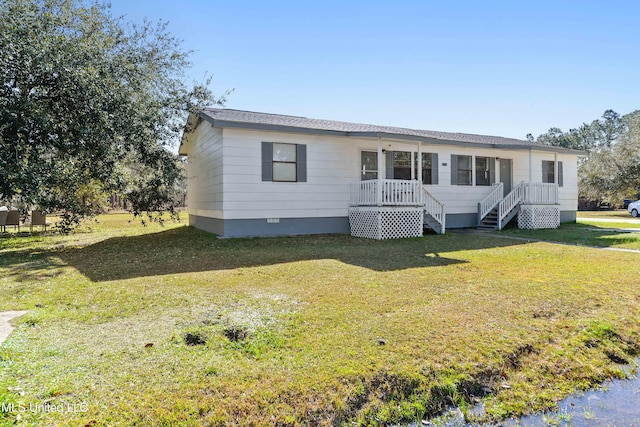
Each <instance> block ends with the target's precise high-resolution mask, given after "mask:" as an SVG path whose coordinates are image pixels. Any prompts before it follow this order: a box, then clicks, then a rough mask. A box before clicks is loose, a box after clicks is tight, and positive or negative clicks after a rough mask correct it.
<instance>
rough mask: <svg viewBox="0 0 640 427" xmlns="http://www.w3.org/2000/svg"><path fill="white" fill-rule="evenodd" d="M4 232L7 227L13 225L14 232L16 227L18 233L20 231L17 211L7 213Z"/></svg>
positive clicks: (18, 212)
mask: <svg viewBox="0 0 640 427" xmlns="http://www.w3.org/2000/svg"><path fill="white" fill-rule="evenodd" d="M4 225H5V228H4V230H5V231H7V227H6V226H7V225H13V229H14V230H15V228H16V227H18V231H20V211H19V210H17V209H14V210H11V211H8V212H7V221H6V222H5V224H4Z"/></svg>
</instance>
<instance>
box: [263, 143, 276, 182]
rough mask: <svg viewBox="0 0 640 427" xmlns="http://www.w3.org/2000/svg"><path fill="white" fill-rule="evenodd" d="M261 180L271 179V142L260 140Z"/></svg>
mask: <svg viewBox="0 0 640 427" xmlns="http://www.w3.org/2000/svg"><path fill="white" fill-rule="evenodd" d="M262 180H263V181H273V143H272V142H264V141H262Z"/></svg>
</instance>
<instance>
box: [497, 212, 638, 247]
mask: <svg viewBox="0 0 640 427" xmlns="http://www.w3.org/2000/svg"><path fill="white" fill-rule="evenodd" d="M578 221H579V222H577V223H575V224H574V223H567V224H562V225H561V226H560V228H559V229H557V230H520V229H517V228H508V229H505V230H503V231H502V232H501V233H500V234H502V235H508V236H514V237H520V238H530V239H541V240H548V241H551V242H562V243H568V244H573V245H581V246H595V247H610V248H620V249H633V250H640V232H637V231H628V230H625V229H633V228H637V227H634V225H635V224H626V223H616V222H603V223H598V222H587V221H585V220H584V219H579V220H578Z"/></svg>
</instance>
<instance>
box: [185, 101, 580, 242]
mask: <svg viewBox="0 0 640 427" xmlns="http://www.w3.org/2000/svg"><path fill="white" fill-rule="evenodd" d="M187 129H188V131H187V132H185V134H184V136H183V139H182V143H181V146H180V154H181V155H184V156H187V157H188V167H187V179H188V195H189V203H188V212H189V224H190V225H192V226H194V227H196V228H199V229H202V230H206V231H209V232H212V233H215V234H217V235H219V236H221V237H245V236H277V235H300V234H323V233H349V232H350V233H351V234H353V235H356V236H361V237H370V238H376V239H384V238H391V237H408V236H417V235H422V232H423V228H425V229H432V230H434V231H435V232H437V233H443V232H444V231H445V229H447V228H460V227H484V228H490V229H501V228H502V227H503V226H504V225H506V223H507V222H509V221H510V220H512V219H513V220H514V221H515V220H516V219H517V221H518V224H519V226H520V227H524V228H550V227H557V226H558V225H559V223H560V222H568V221H575V219H576V210H577V206H578V182H577V181H578V179H577V177H578V172H577V162H578V157H579V156H581V155H583V154H584V153H583V152H581V151H575V150H568V149H563V148H559V147H553V146H548V145H542V144H538V143H535V142H531V141H524V140H518V139H511V138H502V137H496V136H484V135H472V134H463V133H448V132H436V131H428V130H413V129H405V128H397V127H389V126H376V125H366V124H357V123H346V122H337V121H331V120H318V119H309V118H305V117H296V116H285V115H278V114H267V113H256V112H250V111H239V110H231V109H218V108H205V109H203V110H201V111H200V113H199V114H193V115H191V116H190V117H189V122H188V126H187Z"/></svg>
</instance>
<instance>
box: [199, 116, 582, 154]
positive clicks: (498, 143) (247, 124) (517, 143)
mask: <svg viewBox="0 0 640 427" xmlns="http://www.w3.org/2000/svg"><path fill="white" fill-rule="evenodd" d="M201 116H202V118H204V119H205V120H207V121H209V122H211V123H212V124H213V125H214V126H218V127H238V128H246V129H262V130H281V131H286V132H296V131H299V132H303V133H308V132H311V133H335V134H339V135H343V136H364V137H366V136H369V137H372V136H381V137H387V138H395V139H409V140H424V141H426V142H434V143H438V142H442V143H447V142H449V143H451V142H453V143H458V144H460V143H462V144H465V145H466V144H483V145H491V146H494V147H504V148H506V147H510V148H528V147H536V148H541V149H546V150H551V151H563V152H574V153H580V152H577V151H575V150H567V149H563V148H559V147H551V146H548V145H543V144H538V143H535V142H530V141H525V140H521V139H514V138H503V137H500V136H488V135H474V134H468V133H452V132H439V131H432V130H420V129H407V128H399V127H393V126H378V125H367V124H361V123H349V122H338V121H334V120H321V119H309V118H307V117H298V116H285V115H281V114H268V113H257V112H252V111H242V110H231V109H222V108H205V109H203V110H202V112H201Z"/></svg>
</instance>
